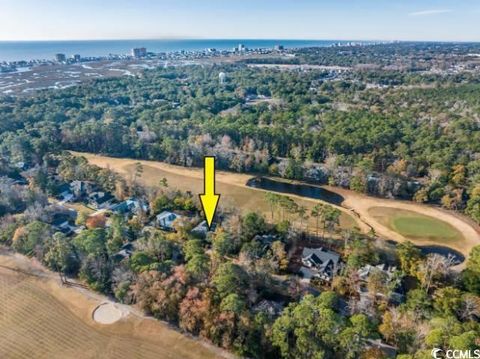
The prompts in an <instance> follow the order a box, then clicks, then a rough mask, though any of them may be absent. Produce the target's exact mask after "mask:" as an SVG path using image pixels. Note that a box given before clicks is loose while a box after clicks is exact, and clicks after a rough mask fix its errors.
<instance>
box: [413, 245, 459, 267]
mask: <svg viewBox="0 0 480 359" xmlns="http://www.w3.org/2000/svg"><path fill="white" fill-rule="evenodd" d="M418 248H419V249H420V251H421V252H422V254H423V255H428V254H440V255H442V256H444V257H448V256H452V257H453V260H454V262H455V264H460V263H463V262H464V261H465V256H464V255H463V254H462V253H460V252H458V251H456V250H454V249H452V248H448V247H442V246H419V247H418Z"/></svg>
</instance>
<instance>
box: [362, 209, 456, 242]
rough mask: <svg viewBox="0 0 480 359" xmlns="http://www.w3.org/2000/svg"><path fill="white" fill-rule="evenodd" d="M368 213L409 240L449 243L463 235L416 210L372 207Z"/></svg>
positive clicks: (448, 225) (444, 223)
mask: <svg viewBox="0 0 480 359" xmlns="http://www.w3.org/2000/svg"><path fill="white" fill-rule="evenodd" d="M369 213H370V215H371V216H372V217H374V218H375V219H376V220H377V221H378V222H380V223H381V224H382V225H384V226H386V227H388V228H389V229H391V230H392V231H395V232H397V233H398V234H400V235H402V236H404V237H405V238H407V239H411V240H417V241H418V240H421V241H430V242H435V243H445V244H451V243H452V242H456V241H460V240H463V239H464V238H463V235H462V234H461V233H460V231H458V230H457V229H456V228H454V227H453V226H451V225H450V224H448V223H446V222H443V221H441V220H438V219H436V218H434V217H430V216H426V215H423V214H421V213H418V212H413V211H408V210H404V209H398V208H389V207H373V208H370V210H369Z"/></svg>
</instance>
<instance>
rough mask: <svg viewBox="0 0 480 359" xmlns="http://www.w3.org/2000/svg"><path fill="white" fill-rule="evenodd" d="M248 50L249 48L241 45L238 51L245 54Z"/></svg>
mask: <svg viewBox="0 0 480 359" xmlns="http://www.w3.org/2000/svg"><path fill="white" fill-rule="evenodd" d="M246 49H247V48H246V47H245V45H244V44H239V45H238V51H239V52H244V51H245V50H246Z"/></svg>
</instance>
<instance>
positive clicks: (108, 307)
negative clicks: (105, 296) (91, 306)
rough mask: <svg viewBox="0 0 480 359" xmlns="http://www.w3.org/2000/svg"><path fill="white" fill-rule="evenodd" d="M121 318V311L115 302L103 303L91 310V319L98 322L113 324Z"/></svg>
mask: <svg viewBox="0 0 480 359" xmlns="http://www.w3.org/2000/svg"><path fill="white" fill-rule="evenodd" d="M120 319H122V311H121V310H120V309H118V308H117V307H116V306H115V304H112V303H103V304H100V305H99V306H98V307H97V308H95V310H94V311H93V320H94V321H96V322H97V323H100V324H113V323H115V322H117V321H119V320H120Z"/></svg>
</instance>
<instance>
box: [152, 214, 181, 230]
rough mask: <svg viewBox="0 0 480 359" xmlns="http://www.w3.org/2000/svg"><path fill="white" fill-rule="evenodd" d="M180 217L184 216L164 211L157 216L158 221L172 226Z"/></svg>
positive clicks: (166, 225) (164, 225)
mask: <svg viewBox="0 0 480 359" xmlns="http://www.w3.org/2000/svg"><path fill="white" fill-rule="evenodd" d="M178 218H182V216H180V215H179V214H176V213H173V212H169V211H163V212H162V213H160V214H159V215H158V216H157V222H159V224H160V225H161V226H163V227H171V226H172V224H173V222H174V221H175V220H177V219H178Z"/></svg>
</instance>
